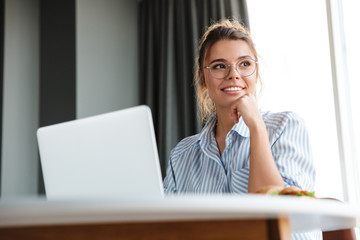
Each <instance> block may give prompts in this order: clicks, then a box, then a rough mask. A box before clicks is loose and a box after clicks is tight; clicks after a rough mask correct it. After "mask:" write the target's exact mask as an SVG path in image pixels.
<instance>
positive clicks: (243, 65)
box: [239, 61, 251, 67]
mask: <svg viewBox="0 0 360 240" xmlns="http://www.w3.org/2000/svg"><path fill="white" fill-rule="evenodd" d="M249 66H251V62H249V61H243V62H240V64H239V67H249Z"/></svg>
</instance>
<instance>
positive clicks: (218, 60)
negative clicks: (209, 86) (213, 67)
mask: <svg viewBox="0 0 360 240" xmlns="http://www.w3.org/2000/svg"><path fill="white" fill-rule="evenodd" d="M214 62H227V61H226V60H225V59H223V58H217V59H214V60H212V61H211V62H210V63H209V65H210V64H212V63H214Z"/></svg>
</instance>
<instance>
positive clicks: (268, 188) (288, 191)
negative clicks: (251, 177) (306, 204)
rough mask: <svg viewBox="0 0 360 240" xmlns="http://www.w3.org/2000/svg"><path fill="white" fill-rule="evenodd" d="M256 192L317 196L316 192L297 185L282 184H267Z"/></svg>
mask: <svg viewBox="0 0 360 240" xmlns="http://www.w3.org/2000/svg"><path fill="white" fill-rule="evenodd" d="M256 193H260V194H267V195H289V196H298V197H302V196H305V197H313V198H315V192H309V191H306V190H301V189H300V188H298V187H296V186H291V187H286V188H283V187H280V186H273V185H270V186H265V187H262V188H260V189H259V190H258V191H256Z"/></svg>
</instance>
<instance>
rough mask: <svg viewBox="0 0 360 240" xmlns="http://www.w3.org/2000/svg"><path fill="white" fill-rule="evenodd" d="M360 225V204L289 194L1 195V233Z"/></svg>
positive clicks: (132, 233)
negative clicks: (135, 197) (133, 197)
mask: <svg viewBox="0 0 360 240" xmlns="http://www.w3.org/2000/svg"><path fill="white" fill-rule="evenodd" d="M355 226H360V207H359V206H355V205H350V204H345V203H340V202H336V201H331V200H319V199H310V198H298V197H286V196H263V195H244V196H234V195H225V196H180V197H169V198H165V199H151V200H144V199H138V200H130V199H128V200H124V199H121V200H120V199H111V200H110V199H92V200H89V199H86V200H85V199H82V200H81V199H78V200H51V201H48V200H46V199H43V198H40V199H39V198H35V199H15V200H14V199H1V200H0V239H1V240H6V239H70V240H71V239H256V240H258V239H290V233H291V231H292V232H301V231H310V230H322V231H329V230H338V229H343V228H352V227H355Z"/></svg>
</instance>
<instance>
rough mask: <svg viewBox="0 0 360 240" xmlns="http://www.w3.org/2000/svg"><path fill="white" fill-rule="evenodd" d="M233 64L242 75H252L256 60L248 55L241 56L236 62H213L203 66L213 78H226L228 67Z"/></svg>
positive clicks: (228, 71)
mask: <svg viewBox="0 0 360 240" xmlns="http://www.w3.org/2000/svg"><path fill="white" fill-rule="evenodd" d="M233 65H235V69H236V71H237V72H238V73H239V74H240V75H241V76H243V77H248V76H250V75H252V74H253V73H254V72H255V70H256V65H257V62H256V61H255V60H254V59H252V58H249V57H245V58H242V59H241V60H240V61H238V62H237V63H236V64H226V63H224V62H221V61H219V62H214V63H212V64H210V65H209V66H206V67H204V68H206V69H209V71H210V74H211V76H213V77H214V78H218V79H222V78H226V77H227V76H228V75H229V73H230V67H231V66H233Z"/></svg>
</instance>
